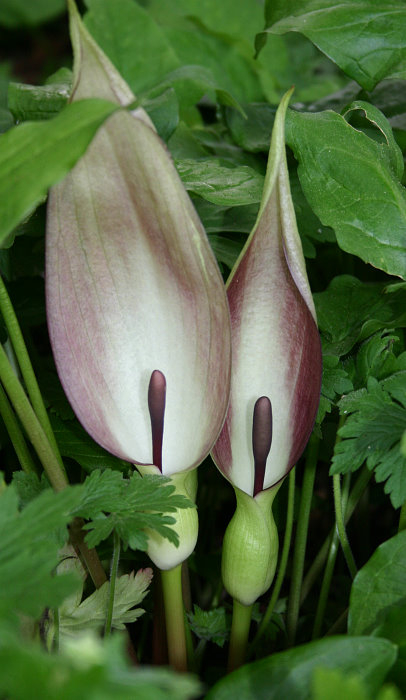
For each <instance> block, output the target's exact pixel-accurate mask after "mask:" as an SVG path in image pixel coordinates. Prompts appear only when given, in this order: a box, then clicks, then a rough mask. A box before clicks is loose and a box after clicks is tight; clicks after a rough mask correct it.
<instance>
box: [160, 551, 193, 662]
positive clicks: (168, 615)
mask: <svg viewBox="0 0 406 700" xmlns="http://www.w3.org/2000/svg"><path fill="white" fill-rule="evenodd" d="M161 580H162V592H163V596H164V606H165V622H166V636H167V640H168V656H169V663H170V664H171V666H172V667H173V668H174V669H175V670H176V671H187V654H186V634H185V619H184V608H183V596H182V564H179V565H178V566H175V568H174V569H169V570H168V571H161Z"/></svg>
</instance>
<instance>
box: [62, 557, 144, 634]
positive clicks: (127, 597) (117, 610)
mask: <svg viewBox="0 0 406 700" xmlns="http://www.w3.org/2000/svg"><path fill="white" fill-rule="evenodd" d="M151 579H152V569H140V570H139V571H138V572H137V574H135V573H134V572H133V571H132V572H131V573H130V574H124V575H123V576H119V577H118V578H117V580H116V585H115V596H114V607H113V618H112V626H113V627H114V628H116V629H124V625H125V624H127V623H130V622H135V620H136V619H137V618H138V617H140V615H142V614H143V612H144V610H142V608H135V606H136V605H139V603H141V601H142V600H143V599H144V597H145V596H146V594H147V592H148V591H147V589H148V586H149V584H150V583H151ZM109 591H110V584H109V582H108V581H106V583H104V584H103V585H102V586H101V587H100V588H98V589H97V590H96V591H94V593H92V594H91V595H90V596H88V597H87V598H85V599H84V600H83V602H81V603H80V605H78V606H75V605H74V604H72V603H73V602H74V601H72V600H70V601H67V602H66V603H63V604H62V605H61V606H60V607H59V634H60V639H61V640H62V639H63V638H65V637H72V636H76V635H77V634H78V633H80V632H84V631H86V630H89V629H94V630H100V629H101V628H102V627H103V625H104V623H105V620H106V612H107V606H108V600H109Z"/></svg>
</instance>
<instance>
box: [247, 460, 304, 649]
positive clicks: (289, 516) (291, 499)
mask: <svg viewBox="0 0 406 700" xmlns="http://www.w3.org/2000/svg"><path fill="white" fill-rule="evenodd" d="M295 472H296V469H295V468H294V469H291V471H290V472H289V491H288V505H287V513H286V525H285V537H284V540H283V549H282V553H281V558H280V562H279V566H278V574H277V577H276V580H275V585H274V587H273V591H272V595H271V598H270V601H269V603H268V607H267V609H266V612H265V615H264V617H263V618H262V620H261V623H260V625H259V627H258V630H257V633H256V635H255V637H254V639H253V641H252V643H251V645H250V648H249V651H248V654H249V655H251V654H252V652H253V651H254V649H255V647H256V645H257V644H258V642H259V640H260V639H261V637H262V635H263V634H264V632H265V630H266V628H267V627H268V624H269V621H270V619H271V617H272V613H273V611H274V609H275V605H276V603H277V601H278V598H279V593H280V591H281V588H282V584H283V581H284V578H285V574H286V568H287V565H288V558H289V551H290V543H291V539H292V530H293V516H294V508H295Z"/></svg>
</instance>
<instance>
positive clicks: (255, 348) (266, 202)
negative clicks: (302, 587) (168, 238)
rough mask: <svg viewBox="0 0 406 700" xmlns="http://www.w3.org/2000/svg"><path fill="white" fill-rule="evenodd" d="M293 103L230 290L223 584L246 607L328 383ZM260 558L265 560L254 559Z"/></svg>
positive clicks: (281, 121) (273, 543) (278, 127)
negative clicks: (309, 270) (290, 123)
mask: <svg viewBox="0 0 406 700" xmlns="http://www.w3.org/2000/svg"><path fill="white" fill-rule="evenodd" d="M290 96H291V91H290V92H289V93H287V94H286V95H285V96H284V98H283V99H282V102H281V104H280V106H279V108H278V111H277V114H276V118H275V123H274V128H273V133H272V140H271V147H270V152H269V160H268V168H267V173H266V178H265V185H264V192H263V197H262V202H261V206H260V210H259V214H258V217H257V221H256V223H255V226H254V228H253V230H252V232H251V234H250V236H249V238H248V240H247V242H246V245H245V246H244V249H243V250H242V252H241V255H240V257H239V258H238V260H237V262H236V264H235V266H234V268H233V270H232V272H231V275H230V278H229V280H228V282H227V296H228V301H229V307H230V314H231V327H232V375H231V391H230V404H229V408H228V413H227V417H226V421H225V423H224V426H223V429H222V432H221V434H220V437H219V439H218V441H217V443H216V445H215V447H214V449H213V451H212V456H213V459H214V461H215V463H216V465H217V466H218V468H219V469H220V470H221V472H222V473H223V474H224V476H225V477H226V478H227V479H228V480H229V481H230V482H231V483H232V484H233V486H234V487H235V491H236V494H237V510H236V513H235V515H234V517H233V520H232V521H231V523H230V525H229V529H228V531H227V533H226V536H225V540H224V547H223V579H224V582H225V585H226V588H227V589H228V590H229V592H230V593H231V594H232V595H233V596H234V597H235V598H236V599H237V600H239V601H240V602H241V603H243V604H245V605H249V604H251V603H252V602H254V600H256V598H257V597H258V595H260V594H261V593H263V592H265V590H266V589H267V588H268V587H269V585H270V582H271V580H272V577H273V574H274V571H275V566H276V559H277V537H276V532H275V528H274V525H273V521H271V520H270V511H271V505H272V501H273V499H274V497H275V494H276V491H277V489H278V487H279V484H280V482H281V480H283V478H284V477H285V476H286V474H287V473H288V472H289V470H290V469H291V468H292V467H293V466H294V464H295V463H296V461H297V459H298V458H299V457H300V455H301V454H302V452H303V450H304V448H305V446H306V443H307V441H308V439H309V437H310V434H311V431H312V428H313V424H314V420H315V416H316V412H317V407H318V403H319V396H320V385H321V368H322V364H321V345H320V337H319V333H318V330H317V323H316V314H315V309H314V304H313V299H312V295H311V291H310V287H309V283H308V279H307V275H306V268H305V262H304V257H303V251H302V246H301V241H300V237H299V233H298V230H297V225H296V218H295V212H294V208H293V202H292V197H291V193H290V186H289V175H288V168H287V163H286V153H285V139H284V129H285V114H286V110H287V106H288V102H289V99H290ZM244 542H245V543H246V544H245V545H244V544H243V543H244ZM254 550H256V551H258V552H259V551H262V552H263V553H262V554H261V555H259V554H258V556H256V557H255V556H253V555H252V553H253V551H254ZM237 558H238V563H237ZM260 581H262V582H263V586H261V585H258V582H260ZM261 588H262V590H261Z"/></svg>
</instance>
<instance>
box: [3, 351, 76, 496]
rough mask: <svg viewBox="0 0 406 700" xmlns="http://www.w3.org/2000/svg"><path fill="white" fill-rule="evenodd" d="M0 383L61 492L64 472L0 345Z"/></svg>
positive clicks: (54, 485)
mask: <svg viewBox="0 0 406 700" xmlns="http://www.w3.org/2000/svg"><path fill="white" fill-rule="evenodd" d="M0 381H1V382H2V384H3V386H4V388H5V390H6V392H7V394H8V396H9V399H10V401H11V403H12V405H13V407H14V410H15V412H16V413H17V415H18V417H19V419H20V421H21V423H22V425H23V426H24V428H25V431H26V433H27V435H28V437H29V438H30V440H31V442H32V444H33V446H34V448H35V451H36V453H37V455H38V457H39V459H40V461H41V464H42V466H43V467H44V469H45V472H46V474H47V476H48V479H49V480H50V482H51V484H52V486H53V488H54V489H55V491H61V490H62V489H64V488H65V487H66V486H67V485H68V480H67V478H66V474H65V472H64V470H62V468H61V465H60V463H59V460H58V458H57V457H56V455H55V452H54V450H53V448H52V447H51V445H50V443H49V440H48V438H47V436H46V434H45V432H44V429H43V427H42V425H41V424H40V422H39V420H38V418H37V416H36V414H35V412H34V410H33V408H32V406H31V404H30V402H29V400H28V398H27V395H26V393H25V391H24V389H23V387H22V385H21V383H20V381H19V379H18V378H17V376H16V375H15V373H14V370H13V368H12V367H11V364H10V361H9V359H8V357H7V355H6V353H5V351H4V348H3V346H2V345H0Z"/></svg>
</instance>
